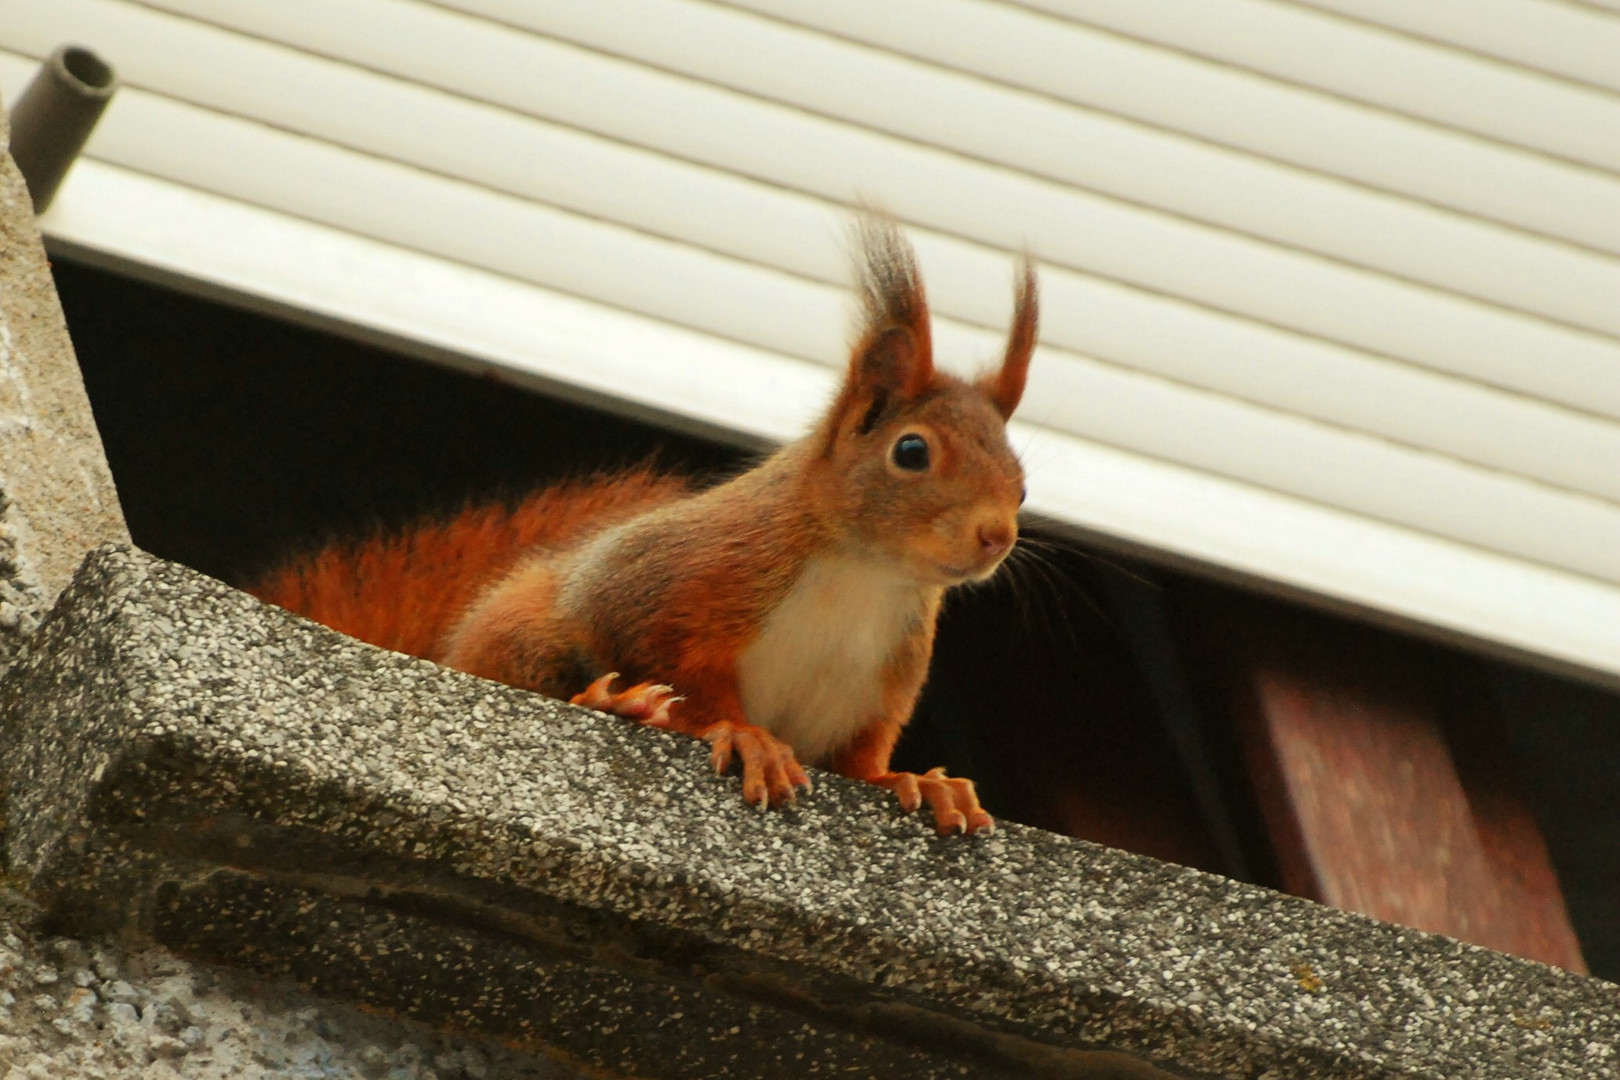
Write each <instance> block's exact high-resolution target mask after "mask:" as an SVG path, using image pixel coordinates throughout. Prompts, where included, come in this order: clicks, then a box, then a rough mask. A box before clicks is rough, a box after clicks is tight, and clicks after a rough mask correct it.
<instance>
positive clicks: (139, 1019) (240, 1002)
mask: <svg viewBox="0 0 1620 1080" xmlns="http://www.w3.org/2000/svg"><path fill="white" fill-rule="evenodd" d="M39 917H40V913H39V912H38V911H37V910H36V909H35V908H33V907H32V905H30V904H28V903H27V902H26V901H24V900H23V899H21V898H20V897H19V896H17V895H16V894H15V893H14V892H13V891H12V890H11V889H9V888H6V887H0V1080H63V1078H67V1077H86V1078H90V1080H100V1078H106V1080H133V1078H136V1077H139V1078H141V1080H166V1078H173V1077H185V1078H195V1080H258V1078H260V1077H267V1078H268V1077H275V1078H289V1080H306V1078H307V1080H317V1078H319V1080H506V1078H513V1080H518V1078H527V1080H569V1078H572V1077H575V1076H577V1075H578V1074H577V1073H575V1072H573V1071H571V1070H569V1069H567V1068H565V1067H564V1066H562V1065H560V1064H558V1063H557V1062H554V1061H551V1060H549V1059H546V1058H542V1057H536V1056H534V1055H531V1054H524V1053H518V1052H515V1051H512V1050H509V1049H507V1048H506V1047H503V1046H501V1045H499V1044H498V1043H493V1042H491V1041H489V1040H482V1039H473V1038H463V1037H458V1036H455V1035H449V1034H445V1033H443V1032H440V1031H437V1030H435V1029H433V1028H430V1027H428V1026H427V1025H425V1024H417V1023H412V1022H410V1021H408V1020H400V1019H397V1018H393V1017H388V1016H380V1015H376V1014H373V1013H367V1012H363V1011H361V1010H360V1009H357V1008H354V1007H352V1006H348V1005H344V1004H342V1003H339V1002H333V1001H330V1000H327V999H323V998H318V997H315V996H313V995H311V994H308V993H306V992H304V991H302V990H300V989H298V988H297V987H296V986H294V985H292V984H290V983H283V982H276V981H266V980H264V979H260V978H256V977H253V976H250V975H246V974H243V973H240V972H235V971H232V970H230V969H226V968H218V967H213V966H210V965H202V964H193V963H188V962H186V961H185V960H182V959H181V958H179V957H177V956H175V955H174V954H172V953H170V952H168V951H166V950H164V949H161V948H156V947H144V948H134V949H123V948H120V947H118V946H117V945H114V944H110V943H108V942H106V941H82V940H77V939H74V938H67V937H56V936H51V935H48V934H44V933H42V932H40V930H39V929H38V926H37V923H38V920H39Z"/></svg>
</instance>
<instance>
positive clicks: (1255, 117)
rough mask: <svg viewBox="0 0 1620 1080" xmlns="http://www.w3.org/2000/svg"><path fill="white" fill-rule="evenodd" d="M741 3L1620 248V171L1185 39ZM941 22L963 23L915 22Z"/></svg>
mask: <svg viewBox="0 0 1620 1080" xmlns="http://www.w3.org/2000/svg"><path fill="white" fill-rule="evenodd" d="M734 2H735V3H739V4H743V5H746V6H747V7H748V8H750V9H752V10H756V11H760V12H764V13H768V14H771V15H775V16H777V17H779V18H783V19H788V20H791V21H792V22H794V23H796V24H799V25H803V26H807V27H815V28H818V29H821V30H825V31H828V32H830V33H834V34H839V35H844V36H847V37H849V38H851V39H853V40H858V41H863V42H867V43H870V44H873V45H880V46H882V47H884V48H886V49H891V50H893V51H895V52H897V53H900V54H903V55H907V56H913V57H917V58H919V59H924V60H928V61H930V62H933V63H936V64H940V65H943V66H946V67H952V68H955V69H957V70H961V71H966V72H973V73H975V74H978V75H981V76H983V77H984V78H986V79H990V80H994V81H996V82H1000V83H1005V84H1006V85H1009V86H1016V87H1022V88H1025V89H1028V90H1033V91H1036V92H1038V93H1041V94H1045V95H1047V96H1049V97H1052V98H1054V99H1056V100H1058V101H1066V102H1070V103H1072V104H1075V105H1083V106H1088V107H1090V108H1095V109H1098V110H1101V111H1104V112H1109V113H1113V114H1116V115H1119V116H1122V117H1129V118H1131V119H1134V120H1138V121H1141V122H1142V123H1144V124H1148V125H1151V126H1153V127H1157V128H1163V129H1165V130H1167V131H1174V132H1180V133H1183V134H1186V135H1190V136H1192V137H1195V138H1198V139H1202V140H1206V141H1208V142H1211V143H1215V144H1217V145H1221V146H1228V147H1232V148H1234V149H1238V150H1243V151H1247V152H1249V153H1252V154H1254V155H1256V156H1258V157H1260V158H1262V159H1266V160H1269V161H1273V162H1287V163H1289V164H1293V165H1297V166H1300V167H1301V168H1304V169H1310V170H1314V171H1317V172H1320V173H1323V174H1324V175H1327V176H1331V177H1336V178H1340V179H1346V180H1354V181H1356V182H1358V183H1360V184H1364V185H1366V186H1368V187H1370V188H1373V189H1377V190H1381V191H1387V192H1393V193H1397V194H1401V195H1406V196H1410V197H1411V198H1414V199H1417V200H1419V201H1421V202H1423V203H1426V204H1429V205H1432V206H1441V207H1448V208H1450V209H1453V210H1457V211H1461V212H1464V213H1468V214H1473V215H1477V216H1479V217H1481V218H1484V219H1487V220H1490V221H1496V222H1501V223H1504V224H1508V225H1513V226H1516V227H1518V228H1521V229H1525V230H1528V231H1531V232H1537V233H1542V234H1545V235H1547V236H1554V237H1558V238H1560V239H1563V240H1566V241H1569V242H1571V243H1574V244H1578V245H1583V246H1587V247H1595V248H1598V249H1600V250H1602V251H1606V252H1609V253H1612V254H1620V184H1617V183H1616V182H1615V181H1614V178H1613V177H1612V176H1609V175H1608V174H1606V173H1601V172H1597V171H1595V170H1591V169H1586V168H1583V167H1581V166H1578V165H1573V164H1569V163H1566V162H1562V161H1558V160H1556V159H1554V158H1549V157H1545V156H1543V155H1539V154H1535V153H1532V152H1529V151H1524V150H1519V149H1517V148H1514V147H1509V146H1504V145H1501V144H1499V143H1492V142H1488V141H1485V140H1482V139H1479V138H1476V137H1473V136H1470V135H1464V134H1461V133H1458V132H1454V131H1451V130H1449V129H1446V128H1441V127H1436V126H1434V125H1432V124H1428V123H1424V122H1422V121H1417V120H1412V119H1409V118H1407V117H1404V116H1400V115H1397V114H1393V113H1387V112H1383V111H1380V110H1378V109H1375V108H1371V107H1368V106H1365V105H1360V104H1357V103H1354V102H1350V101H1346V100H1344V99H1342V98H1338V97H1333V96H1331V95H1327V94H1324V93H1321V92H1319V91H1315V90H1310V89H1306V88H1303V87H1298V86H1294V85H1291V84H1287V83H1279V82H1275V81H1272V80H1268V79H1265V78H1263V77H1260V76H1258V75H1256V74H1254V73H1252V72H1248V71H1244V70H1242V69H1239V68H1234V67H1230V66H1228V65H1226V64H1223V63H1219V62H1215V61H1210V60H1204V59H1201V58H1198V57H1195V56H1191V55H1189V54H1187V53H1184V52H1179V51H1177V50H1174V49H1169V48H1164V47H1160V46H1156V45H1153V44H1150V43H1147V42H1142V41H1136V40H1133V39H1131V38H1128V37H1123V36H1120V35H1118V34H1112V33H1107V32H1105V31H1102V30H1098V29H1095V28H1093V27H1088V26H1084V25H1082V24H1079V23H1073V22H1066V21H1063V20H1061V19H1058V18H1056V17H1053V16H1049V15H1045V14H1042V13H1040V12H1037V11H1033V10H1023V9H1020V8H1016V7H1010V6H1008V5H1005V4H1002V3H997V2H995V0H885V2H884V3H881V4H873V3H868V2H866V0H821V2H819V3H814V4H809V3H804V2H802V0H734ZM1617 2H1620V0H1617ZM930 24H948V25H950V26H951V27H952V28H953V32H952V33H937V34H922V33H918V32H917V27H919V26H925V25H930Z"/></svg>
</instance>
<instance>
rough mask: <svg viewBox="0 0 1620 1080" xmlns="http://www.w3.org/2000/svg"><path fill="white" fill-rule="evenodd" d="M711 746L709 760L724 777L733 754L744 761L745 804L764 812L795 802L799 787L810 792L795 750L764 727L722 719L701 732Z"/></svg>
mask: <svg viewBox="0 0 1620 1080" xmlns="http://www.w3.org/2000/svg"><path fill="white" fill-rule="evenodd" d="M698 737H699V738H701V739H703V740H704V741H705V742H707V743H708V744H709V746H710V747H711V751H710V754H709V760H710V761H711V762H712V763H713V764H714V771H715V772H716V773H721V774H723V773H724V772H725V771H726V770H727V769H729V768H730V767H731V759H732V755H733V754H735V755H736V756H737V758H739V759H740V760H741V761H742V774H743V801H744V802H746V803H748V804H749V805H751V806H757V807H760V808H761V809H763V808H764V807H766V806H781V805H782V804H784V803H790V802H792V801H793V797H794V795H796V794H797V790H796V789H798V788H801V787H802V788H804V789H805V790H806V791H808V790H809V789H810V777H809V776H808V775H806V773H805V771H804V767H803V766H801V765H800V764H799V761H798V759H797V758H795V757H794V756H793V748H792V747H791V746H789V745H788V744H787V743H785V742H783V741H782V740H781V739H778V738H777V737H776V736H775V735H772V734H771V733H770V732H768V731H766V730H765V729H764V728H762V727H756V726H755V725H753V724H748V723H740V722H737V721H733V720H719V721H716V722H715V723H713V724H710V725H709V726H708V727H706V728H704V729H703V730H702V731H701V732H700V733H699V736H698Z"/></svg>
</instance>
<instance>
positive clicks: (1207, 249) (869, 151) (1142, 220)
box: [217, 0, 1620, 416]
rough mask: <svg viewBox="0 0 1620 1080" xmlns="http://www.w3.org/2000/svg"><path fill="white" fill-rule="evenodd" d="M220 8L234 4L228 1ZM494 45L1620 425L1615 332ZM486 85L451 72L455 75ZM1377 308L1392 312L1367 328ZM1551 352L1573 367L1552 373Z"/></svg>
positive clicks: (995, 224) (679, 143)
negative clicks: (1564, 324) (1604, 333)
mask: <svg viewBox="0 0 1620 1080" xmlns="http://www.w3.org/2000/svg"><path fill="white" fill-rule="evenodd" d="M217 8H218V9H224V10H235V9H234V8H233V5H232V3H230V2H229V0H220V2H219V3H218V4H217ZM246 8H248V9H252V10H261V9H260V8H259V6H258V5H256V4H250V5H246ZM286 10H287V9H286V8H285V7H284V6H278V8H277V9H276V11H277V12H278V14H279V13H283V12H285V11H286ZM311 25H313V26H317V27H318V30H317V29H308V28H307V27H309V26H311ZM435 25H438V24H435ZM317 32H318V33H321V34H328V35H330V34H335V33H343V34H345V35H346V36H345V37H344V41H345V43H346V44H349V45H352V46H353V47H354V48H356V49H363V48H365V47H366V41H365V40H364V39H362V38H361V37H359V36H357V35H356V34H355V33H354V31H353V30H352V29H345V27H344V25H343V24H342V20H341V19H336V18H333V19H324V20H314V23H313V24H306V23H304V22H302V21H296V22H295V23H294V24H291V25H290V26H289V28H288V33H289V34H292V33H298V34H308V33H317ZM478 40H479V41H480V42H481V43H483V44H484V45H486V46H487V47H488V48H490V49H498V48H500V46H501V44H502V43H503V42H504V43H505V45H506V48H507V51H506V52H499V53H497V55H498V56H499V57H500V58H501V59H502V60H507V59H510V60H511V62H510V63H502V64H497V65H495V67H496V68H497V69H498V70H500V71H502V72H503V73H504V72H507V71H517V72H519V73H518V74H515V75H513V76H511V77H510V78H507V77H503V78H502V79H500V80H499V85H492V86H489V87H488V88H487V90H488V96H495V95H499V94H505V95H507V97H508V99H509V100H510V101H511V102H512V105H511V107H515V108H524V107H526V108H528V109H529V110H530V111H531V112H533V113H542V114H546V115H549V116H552V117H554V118H556V119H557V120H558V121H559V122H563V123H567V124H568V125H570V126H576V127H580V128H582V129H585V130H593V131H598V132H602V133H604V134H606V135H608V136H610V137H612V138H616V139H620V140H623V141H627V142H631V143H633V144H636V145H640V146H646V147H648V148H650V149H653V150H656V151H658V152H659V153H666V154H670V155H672V156H676V157H681V158H684V159H686V160H689V161H693V162H696V163H698V164H703V165H706V166H709V167H712V168H716V169H718V170H721V171H734V172H737V173H739V174H741V175H744V176H748V177H750V178H752V179H755V180H759V181H761V182H764V183H767V184H773V185H779V186H784V187H789V188H796V189H798V190H800V191H803V192H806V193H808V194H811V195H814V196H817V197H820V198H824V199H827V200H829V201H834V202H846V201H848V200H850V199H851V198H852V197H853V195H854V194H855V192H856V191H866V192H875V193H881V195H882V198H883V201H884V202H885V204H886V205H888V206H889V207H890V208H891V209H893V210H894V211H895V212H896V213H897V214H899V215H900V216H901V217H903V218H906V219H908V220H910V221H913V222H916V223H920V224H925V225H927V226H929V227H931V228H936V229H940V230H942V231H946V232H953V233H956V234H957V235H962V236H964V237H965V238H968V239H972V240H975V241H978V242H982V243H989V244H991V245H993V246H997V245H1000V244H1004V243H1006V242H1007V241H1008V239H1009V238H1011V239H1014V240H1016V239H1018V238H1023V239H1026V240H1028V241H1030V242H1031V243H1032V244H1033V245H1034V246H1035V248H1036V250H1037V252H1038V253H1039V254H1040V255H1041V256H1042V257H1043V258H1045V259H1047V260H1048V261H1051V262H1054V263H1057V264H1059V265H1062V266H1066V267H1069V268H1072V269H1075V270H1078V271H1081V272H1084V273H1088V274H1092V275H1096V276H1100V277H1105V278H1112V279H1115V280H1119V281H1123V282H1126V283H1129V284H1132V285H1135V286H1137V287H1140V288H1144V289H1147V290H1150V291H1155V292H1161V293H1164V294H1166V295H1168V296H1172V297H1180V298H1182V299H1185V300H1188V301H1191V302H1194V303H1198V304H1202V305H1205V306H1208V307H1211V308H1214V309H1216V310H1219V311H1226V312H1231V313H1233V314H1236V315H1239V316H1243V317H1246V318H1251V319H1255V320H1258V321H1262V322H1268V323H1271V324H1273V325H1277V326H1281V327H1285V328H1287V329H1289V330H1293V331H1296V332H1300V333H1305V334H1308V335H1311V336H1315V337H1320V338H1325V339H1328V340H1338V341H1341V342H1343V343H1345V344H1349V345H1352V346H1355V347H1358V348H1361V349H1364V350H1367V351H1372V352H1377V353H1381V354H1383V355H1387V356H1391V357H1394V358H1398V359H1402V360H1406V361H1409V362H1412V363H1416V364H1419V365H1422V366H1426V367H1429V368H1432V369H1435V370H1439V371H1445V372H1449V373H1452V374H1459V375H1463V376H1466V377H1471V378H1476V379H1480V380H1481V381H1485V382H1489V383H1492V384H1495V385H1498V386H1502V387H1504V388H1507V389H1512V390H1517V391H1521V392H1524V393H1529V394H1533V395H1536V396H1541V397H1545V398H1548V399H1549V400H1552V401H1556V402H1559V403H1561V404H1563V405H1566V406H1568V407H1570V408H1574V409H1579V410H1585V411H1591V412H1596V413H1599V414H1602V415H1607V416H1620V342H1616V341H1614V340H1613V339H1610V338H1605V337H1600V336H1597V335H1592V334H1589V333H1585V332H1580V331H1574V330H1568V329H1564V328H1560V327H1559V326H1557V325H1556V324H1550V323H1545V322H1543V321H1541V320H1538V319H1533V318H1527V317H1524V316H1520V315H1516V314H1514V313H1512V312H1508V311H1505V310H1502V309H1498V308H1493V307H1490V306H1488V305H1484V304H1481V303H1478V302H1474V301H1469V300H1465V299H1459V298H1454V297H1449V296H1446V295H1444V294H1437V293H1433V292H1430V291H1428V290H1421V289H1414V288H1412V287H1411V286H1408V285H1404V284H1401V283H1399V282H1395V281H1392V280H1390V279H1388V278H1385V277H1382V276H1380V275H1376V274H1372V273H1369V272H1366V271H1360V270H1355V269H1353V268H1348V267H1343V266H1339V265H1337V264H1333V263H1330V262H1327V261H1325V260H1320V259H1318V258H1317V257H1314V256H1306V255H1300V254H1297V253H1290V252H1287V251H1285V250H1281V249H1277V248H1274V247H1271V246H1268V245H1263V244H1259V243H1257V242H1255V241H1252V240H1247V239H1245V238H1243V237H1240V236H1236V235H1233V234H1230V233H1224V232H1220V231H1218V230H1211V229H1208V228H1207V227H1198V226H1194V225H1190V224H1187V223H1184V222H1181V221H1179V220H1176V219H1169V218H1166V217H1164V216H1163V215H1158V214H1154V213H1152V212H1149V211H1143V210H1139V209H1136V208H1132V207H1128V206H1123V205H1121V204H1118V203H1116V202H1114V201H1112V200H1107V199H1104V198H1101V197H1099V196H1094V195H1090V194H1088V193H1084V192H1079V191H1076V190H1074V189H1070V188H1066V187H1062V186H1061V185H1056V184H1053V183H1051V182H1048V181H1039V180H1035V179H1032V178H1028V177H1026V176H1023V175H1020V174H1016V173H1012V172H1010V171H1009V170H1006V169H1002V168H998V167H992V166H988V165H983V164H980V163H975V162H971V161H964V160H962V159H960V158H959V157H957V156H955V155H951V154H947V153H944V152H941V151H937V150H931V149H928V148H923V147H918V146H915V145H911V144H906V143H899V142H897V141H895V140H893V139H885V138H882V137H879V136H877V135H875V134H872V133H869V132H865V131H862V130H859V129H853V128H849V127H848V126H847V125H840V124H836V123H834V122H832V121H828V120H825V119H821V118H817V117H813V116H809V115H807V114H804V113H802V112H800V111H798V110H795V109H790V108H786V107H783V106H780V105H775V104H771V103H766V102H761V101H757V100H754V99H751V98H747V97H744V96H742V95H739V94H737V93H735V92H731V91H726V90H723V89H719V88H715V87H710V86H706V85H702V84H697V83H693V82H691V81H690V80H684V79H680V78H678V77H675V76H671V75H667V74H662V73H658V72H651V71H648V70H646V69H644V68H641V67H639V66H637V65H634V64H631V63H629V62H627V61H621V60H614V59H612V58H609V57H605V56H602V55H600V54H597V53H594V52H585V51H581V50H580V49H578V48H577V47H575V46H569V45H565V44H563V43H560V42H554V41H550V40H547V39H542V38H536V37H532V36H526V37H525V38H524V39H522V40H518V41H513V40H510V39H509V38H507V37H501V36H495V37H489V38H485V37H480V38H479V39H478ZM433 62H438V61H436V60H435V61H433ZM449 66H450V67H453V68H455V65H449ZM535 71H539V72H540V74H534V72H535ZM479 74H480V72H477V71H474V72H471V73H468V72H465V71H462V70H460V69H459V68H455V70H451V71H446V72H442V73H436V75H441V76H442V77H443V78H444V79H445V80H450V79H467V78H471V77H476V76H478V75H479ZM520 99H521V100H520ZM688 114H694V115H707V116H708V117H709V118H710V121H711V124H710V125H707V126H704V127H702V128H699V129H693V128H690V127H682V126H681V125H680V124H679V123H678V117H680V116H683V115H688ZM1366 311H1380V312H1383V316H1382V317H1381V318H1380V319H1378V320H1368V319H1366V318H1365V317H1364V315H1363V314H1362V313H1363V312H1366ZM1549 356H1555V357H1558V358H1559V359H1558V362H1557V363H1556V364H1548V363H1547V362H1546V358H1547V357H1549Z"/></svg>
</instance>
